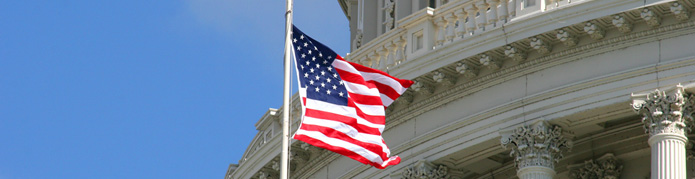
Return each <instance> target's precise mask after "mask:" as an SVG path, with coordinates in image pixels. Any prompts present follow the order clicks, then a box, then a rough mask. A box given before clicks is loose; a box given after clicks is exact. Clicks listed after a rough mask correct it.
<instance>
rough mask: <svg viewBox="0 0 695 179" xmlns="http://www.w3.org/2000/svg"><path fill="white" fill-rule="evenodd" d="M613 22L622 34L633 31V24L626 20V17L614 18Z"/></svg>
mask: <svg viewBox="0 0 695 179" xmlns="http://www.w3.org/2000/svg"><path fill="white" fill-rule="evenodd" d="M611 22H612V23H613V25H614V26H615V27H617V28H618V30H619V31H620V32H622V33H629V32H630V31H632V23H630V22H629V21H627V20H625V17H623V16H621V15H615V16H613V20H612V21H611Z"/></svg>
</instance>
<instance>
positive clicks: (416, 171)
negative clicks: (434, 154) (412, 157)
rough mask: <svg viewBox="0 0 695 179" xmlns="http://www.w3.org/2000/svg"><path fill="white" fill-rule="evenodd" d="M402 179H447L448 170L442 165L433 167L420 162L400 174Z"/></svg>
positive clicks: (425, 162)
mask: <svg viewBox="0 0 695 179" xmlns="http://www.w3.org/2000/svg"><path fill="white" fill-rule="evenodd" d="M402 175H403V179H425V178H428V179H448V178H451V176H449V168H448V167H446V166H444V165H434V164H432V163H430V162H427V161H424V160H420V161H417V162H416V163H415V164H414V165H411V166H408V167H407V168H405V169H404V170H403V172H402Z"/></svg>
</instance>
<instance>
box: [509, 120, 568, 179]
mask: <svg viewBox="0 0 695 179" xmlns="http://www.w3.org/2000/svg"><path fill="white" fill-rule="evenodd" d="M568 135H569V133H567V132H563V130H562V128H560V126H556V125H550V124H548V122H546V121H545V120H539V121H537V122H535V123H533V124H531V125H525V126H521V127H518V128H516V129H514V130H513V131H508V132H503V134H502V139H501V142H502V147H504V148H511V149H512V151H511V153H510V154H509V155H510V156H512V157H514V163H515V165H516V167H517V172H516V174H517V176H518V177H519V178H520V179H552V178H553V177H555V175H556V172H555V163H557V162H558V161H559V160H560V159H562V157H563V155H562V152H564V151H566V150H569V149H570V148H571V147H572V143H571V142H570V141H568V140H567V139H566V137H565V136H568Z"/></svg>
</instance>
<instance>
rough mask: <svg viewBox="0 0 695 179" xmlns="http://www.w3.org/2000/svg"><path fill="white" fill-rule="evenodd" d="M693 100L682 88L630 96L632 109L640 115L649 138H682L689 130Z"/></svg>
mask: <svg viewBox="0 0 695 179" xmlns="http://www.w3.org/2000/svg"><path fill="white" fill-rule="evenodd" d="M693 104H695V98H694V96H693V95H692V94H687V93H686V92H685V91H684V88H683V86H681V85H677V86H676V88H674V89H670V90H664V91H660V90H655V91H653V92H651V93H646V94H632V108H633V110H634V111H635V112H637V113H639V114H641V115H642V123H644V129H645V132H648V133H649V136H650V137H652V136H655V135H658V134H676V135H679V136H684V135H685V134H686V133H687V132H689V131H690V130H691V126H692V124H693V117H692V114H693V112H695V111H694V110H693Z"/></svg>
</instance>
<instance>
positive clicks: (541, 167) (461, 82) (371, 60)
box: [225, 0, 695, 179]
mask: <svg viewBox="0 0 695 179" xmlns="http://www.w3.org/2000/svg"><path fill="white" fill-rule="evenodd" d="M338 3H340V5H341V7H342V9H343V12H345V15H346V17H347V18H348V19H349V22H350V30H351V39H352V44H351V45H352V52H351V53H350V54H349V55H347V56H346V59H347V60H350V61H353V62H358V63H361V64H364V65H367V66H371V67H373V68H377V69H381V70H383V71H387V72H388V73H390V74H392V75H394V76H396V77H399V78H405V79H412V80H414V81H417V83H416V84H415V85H413V86H412V87H411V88H410V89H409V90H408V91H407V92H406V94H404V95H403V96H402V97H401V98H399V99H398V100H397V101H396V103H394V104H393V105H391V106H389V108H388V110H387V118H386V130H385V132H384V139H385V140H386V143H387V144H388V145H389V147H390V148H391V153H392V155H398V156H400V157H401V158H402V159H403V160H402V161H401V164H399V165H396V166H390V167H388V168H386V169H384V170H379V169H375V168H373V167H370V166H367V165H364V164H361V163H359V162H357V161H353V160H352V159H349V158H347V157H343V156H340V155H338V154H335V153H332V152H329V151H326V150H322V149H318V148H315V147H313V146H309V145H307V144H305V143H303V142H299V141H296V140H295V141H293V142H292V159H291V174H290V176H291V177H292V178H476V179H477V178H481V179H482V178H485V179H487V178H524V179H526V178H629V179H633V178H640V179H641V178H659V179H667V178H668V179H671V178H674V179H680V178H683V179H685V178H688V179H691V178H695V160H693V159H694V157H693V153H694V152H695V149H694V148H695V147H694V145H693V141H694V140H693V139H695V135H693V132H691V129H692V128H693V124H695V123H693V122H694V120H693V113H694V112H695V96H693V94H695V17H693V13H694V12H695V0H678V1H673V0H671V1H664V0H338ZM657 90H658V91H657ZM295 99H296V96H295ZM299 107H300V106H299V104H298V103H296V101H295V103H293V105H292V109H290V110H292V112H293V115H292V118H293V119H292V120H293V126H292V128H293V129H296V128H297V126H298V117H299V116H298V115H299V114H298V111H299ZM281 110H283V109H280V110H275V109H271V110H269V111H268V112H267V113H266V114H265V115H264V116H263V118H261V119H260V120H259V121H258V123H256V128H257V129H258V134H257V135H256V137H255V138H254V139H253V142H252V143H251V144H250V145H249V146H248V148H247V150H246V152H245V154H244V156H243V157H242V159H241V160H240V161H239V163H238V164H232V165H230V167H229V170H228V171H227V174H226V176H225V178H277V176H278V171H279V162H278V160H279V158H280V146H281V139H280V133H281V126H280V115H279V114H281V112H280V111H281ZM688 138H690V140H688Z"/></svg>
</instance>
